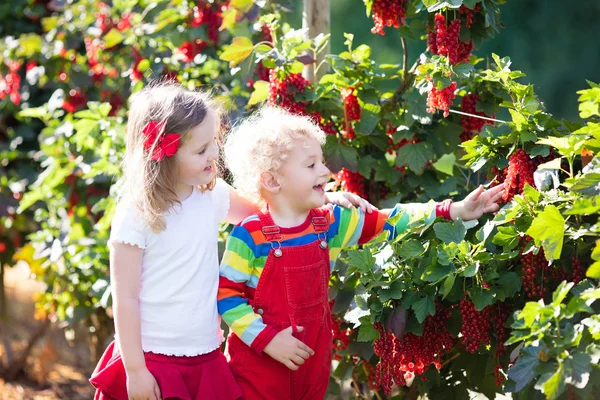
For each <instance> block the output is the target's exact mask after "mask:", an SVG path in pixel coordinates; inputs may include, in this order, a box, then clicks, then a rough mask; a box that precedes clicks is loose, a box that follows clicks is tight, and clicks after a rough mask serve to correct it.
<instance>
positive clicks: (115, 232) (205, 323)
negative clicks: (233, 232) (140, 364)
mask: <svg viewBox="0 0 600 400" xmlns="http://www.w3.org/2000/svg"><path fill="white" fill-rule="evenodd" d="M228 189H229V188H228V186H227V184H226V183H225V182H223V181H222V180H220V179H219V180H217V184H216V186H215V187H214V189H213V190H212V191H206V192H204V193H203V192H200V191H199V190H194V191H193V192H192V194H191V195H190V197H188V198H187V199H185V200H184V201H183V202H182V204H181V206H179V205H177V206H174V207H173V208H172V209H171V210H170V211H169V213H167V215H165V217H164V218H165V222H166V229H165V230H164V231H162V232H159V233H154V232H152V230H151V229H150V228H149V227H147V225H145V224H144V223H143V222H142V220H141V218H139V216H138V213H137V212H136V211H135V210H134V209H133V208H132V207H131V206H129V205H128V203H127V201H121V202H120V203H119V204H118V205H117V210H116V213H115V216H114V218H113V221H112V227H111V234H110V241H109V244H110V243H112V242H121V243H127V244H131V245H135V246H138V247H140V248H142V249H144V258H143V261H142V274H141V289H140V320H141V331H142V332H141V333H142V348H143V350H144V351H151V352H154V353H159V354H167V355H175V356H194V355H199V354H206V353H209V352H211V351H213V350H215V349H216V348H218V347H219V346H220V345H221V343H222V342H223V332H222V330H221V328H220V318H219V314H218V312H217V290H218V286H219V264H218V259H217V256H218V250H217V239H218V223H219V222H221V221H223V220H224V219H225V217H226V216H227V213H228V211H229V190H228Z"/></svg>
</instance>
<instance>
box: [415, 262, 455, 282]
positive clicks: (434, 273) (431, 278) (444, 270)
mask: <svg viewBox="0 0 600 400" xmlns="http://www.w3.org/2000/svg"><path fill="white" fill-rule="evenodd" d="M453 270H454V268H452V267H450V266H449V265H447V266H443V265H442V266H439V265H429V266H428V267H427V268H426V269H425V272H423V275H422V276H421V279H422V280H424V281H425V282H438V281H440V280H442V279H444V278H445V277H446V276H448V274H450V273H451V272H452V271H453Z"/></svg>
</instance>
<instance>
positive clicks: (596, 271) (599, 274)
mask: <svg viewBox="0 0 600 400" xmlns="http://www.w3.org/2000/svg"><path fill="white" fill-rule="evenodd" d="M585 276H587V277H588V278H592V279H600V261H596V262H595V263H593V264H592V265H590V267H589V268H588V270H587V271H586V273H585Z"/></svg>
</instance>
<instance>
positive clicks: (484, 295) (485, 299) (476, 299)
mask: <svg viewBox="0 0 600 400" xmlns="http://www.w3.org/2000/svg"><path fill="white" fill-rule="evenodd" d="M469 295H470V296H471V300H473V305H474V306H475V310H477V311H481V310H483V309H484V308H486V307H487V306H489V305H491V304H493V303H494V294H493V293H492V291H491V290H487V289H482V288H473V289H471V290H469Z"/></svg>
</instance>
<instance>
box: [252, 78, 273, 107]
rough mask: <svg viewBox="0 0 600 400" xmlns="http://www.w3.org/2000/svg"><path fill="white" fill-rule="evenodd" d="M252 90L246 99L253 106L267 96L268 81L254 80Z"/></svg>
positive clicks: (263, 100) (264, 99)
mask: <svg viewBox="0 0 600 400" xmlns="http://www.w3.org/2000/svg"><path fill="white" fill-rule="evenodd" d="M253 87H254V91H253V92H252V95H251V96H250V100H249V101H248V105H249V106H253V105H255V104H258V103H263V102H265V101H266V100H267V99H268V98H269V82H265V81H256V82H254V85H253Z"/></svg>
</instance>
